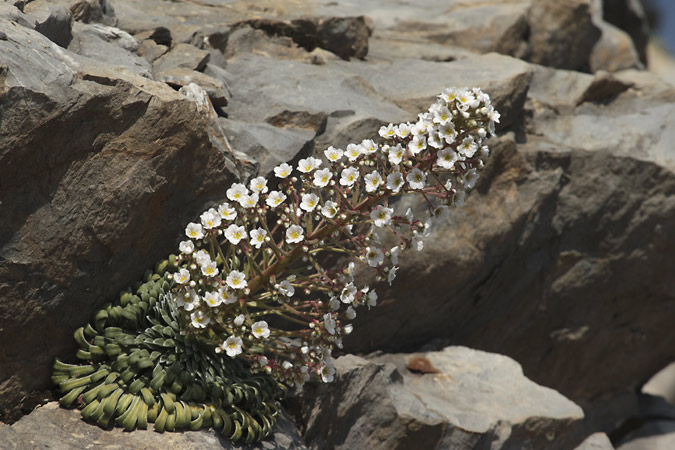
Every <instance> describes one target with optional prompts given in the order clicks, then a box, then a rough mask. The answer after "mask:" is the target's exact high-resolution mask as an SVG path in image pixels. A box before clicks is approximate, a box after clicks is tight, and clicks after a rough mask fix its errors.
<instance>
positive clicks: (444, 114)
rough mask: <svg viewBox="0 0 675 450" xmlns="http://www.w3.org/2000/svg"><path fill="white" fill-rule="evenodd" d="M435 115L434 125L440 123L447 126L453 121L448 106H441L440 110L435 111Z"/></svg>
mask: <svg viewBox="0 0 675 450" xmlns="http://www.w3.org/2000/svg"><path fill="white" fill-rule="evenodd" d="M433 114H434V118H433V121H434V123H440V124H441V125H445V124H446V123H448V122H450V121H451V120H452V113H450V110H449V109H448V107H447V106H441V107H440V108H438V109H436V110H434V112H433Z"/></svg>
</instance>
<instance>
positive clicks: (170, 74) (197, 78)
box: [155, 67, 227, 107]
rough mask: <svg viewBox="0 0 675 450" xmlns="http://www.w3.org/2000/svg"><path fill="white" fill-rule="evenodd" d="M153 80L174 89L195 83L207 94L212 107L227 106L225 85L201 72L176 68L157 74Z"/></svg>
mask: <svg viewBox="0 0 675 450" xmlns="http://www.w3.org/2000/svg"><path fill="white" fill-rule="evenodd" d="M155 79H156V80H158V81H163V82H165V83H166V84H168V85H169V86H172V87H174V88H181V87H183V86H187V85H188V84H190V83H195V84H198V85H199V86H201V87H202V88H204V89H205V90H206V92H208V94H209V98H210V99H211V102H212V103H213V106H217V107H223V106H226V105H227V93H226V92H225V84H224V83H223V82H222V81H220V80H217V79H215V78H213V77H210V76H208V75H205V74H203V73H201V72H197V71H194V70H189V69H185V68H182V67H176V68H174V69H169V70H166V71H164V72H160V73H157V74H156V75H155Z"/></svg>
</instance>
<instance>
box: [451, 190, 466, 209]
mask: <svg viewBox="0 0 675 450" xmlns="http://www.w3.org/2000/svg"><path fill="white" fill-rule="evenodd" d="M465 196H466V193H465V192H464V191H463V190H461V189H458V190H457V191H456V192H455V194H454V195H453V196H452V204H453V205H455V206H462V205H463V204H464V197H465Z"/></svg>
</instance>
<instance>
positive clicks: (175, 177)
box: [0, 19, 233, 421]
mask: <svg viewBox="0 0 675 450" xmlns="http://www.w3.org/2000/svg"><path fill="white" fill-rule="evenodd" d="M0 28H1V29H3V30H6V33H7V35H8V37H9V39H8V40H6V41H0V53H2V54H3V55H10V56H9V59H5V60H3V64H6V66H7V69H6V76H5V77H4V78H2V79H0V83H2V85H1V86H0V136H1V137H2V138H0V217H2V220H0V248H1V250H0V298H2V301H1V302H0V329H2V335H3V339H2V343H1V344H0V419H2V420H5V421H11V420H14V419H16V418H17V417H18V416H19V414H20V412H21V411H30V410H31V409H32V407H33V406H34V405H35V403H36V402H38V401H42V400H44V398H45V397H44V395H45V394H44V392H45V390H46V389H49V387H50V381H49V375H50V371H51V363H52V361H53V358H54V357H55V356H59V357H61V358H68V356H69V354H70V353H71V352H72V350H73V340H72V332H73V330H74V329H75V328H77V327H78V326H80V325H82V324H83V323H85V322H86V321H88V320H89V318H90V315H91V314H92V312H94V311H95V310H96V309H97V308H98V307H100V306H101V305H102V304H103V303H105V302H107V301H110V300H112V299H113V298H114V296H115V295H116V294H117V292H119V290H121V289H123V288H124V287H126V286H127V285H129V284H130V283H131V282H133V281H135V280H136V279H138V277H139V274H142V273H143V271H144V270H145V269H147V268H149V267H153V266H154V264H155V262H156V261H157V260H158V259H160V258H162V257H165V256H166V255H167V254H169V253H170V252H172V251H174V249H175V245H176V242H177V238H178V237H179V236H180V235H181V233H182V230H183V227H184V226H185V223H187V222H189V221H190V220H193V219H194V216H195V215H196V214H198V213H199V212H201V211H202V210H203V209H204V206H205V205H206V204H207V203H208V202H210V201H216V200H219V199H220V198H222V196H223V188H224V186H226V185H227V184H228V183H230V182H232V180H233V176H232V173H231V172H229V171H228V170H227V169H226V167H228V165H229V163H228V162H227V160H226V159H225V158H224V156H223V155H222V154H221V153H220V152H218V151H216V150H214V149H213V147H212V145H211V144H210V142H209V138H208V135H207V133H206V132H205V130H204V126H203V122H202V119H201V118H200V116H199V114H198V112H197V111H196V109H195V107H194V104H193V103H192V102H191V101H189V100H188V99H186V98H185V97H184V96H182V95H180V94H179V93H177V92H175V91H174V90H173V89H171V88H170V87H168V86H166V85H165V84H164V83H157V82H153V81H150V80H147V79H145V78H142V77H138V76H135V75H132V74H129V73H126V72H122V71H116V70H114V69H107V68H106V67H105V66H102V65H99V66H95V65H93V64H92V63H91V62H90V61H87V60H85V59H82V58H79V57H78V56H77V55H75V54H71V53H67V52H66V51H64V50H62V49H61V50H60V51H57V50H54V49H55V48H58V47H57V46H56V45H55V44H53V43H51V42H50V41H49V40H48V39H47V38H45V37H44V36H42V35H41V34H39V33H37V32H35V31H33V30H29V29H26V28H22V27H19V26H16V25H11V24H10V23H9V22H8V21H5V20H4V19H0Z"/></svg>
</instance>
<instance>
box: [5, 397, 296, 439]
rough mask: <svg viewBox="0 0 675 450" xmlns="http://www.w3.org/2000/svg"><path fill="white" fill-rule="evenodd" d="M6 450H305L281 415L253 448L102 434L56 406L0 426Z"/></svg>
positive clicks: (204, 434)
mask: <svg viewBox="0 0 675 450" xmlns="http://www.w3.org/2000/svg"><path fill="white" fill-rule="evenodd" d="M0 442H2V448H3V450H25V449H29V448H30V449H34V448H35V449H37V448H40V449H42V448H51V449H64V450H65V449H72V450H80V449H90V448H99V449H119V448H133V449H137V450H152V449H160V448H161V449H172V450H180V449H195V450H206V449H214V448H222V449H227V450H244V449H247V450H302V449H306V448H307V447H306V446H305V444H304V442H303V440H302V437H301V436H300V434H299V432H298V430H297V428H296V426H295V424H294V423H293V421H292V420H291V419H290V417H289V416H288V415H287V414H286V413H285V412H284V411H282V412H281V414H280V418H279V422H278V423H277V426H276V428H275V429H274V431H273V432H272V434H271V437H270V439H269V440H266V441H264V442H261V443H260V444H258V445H254V446H250V447H249V446H241V445H235V444H232V442H230V441H228V440H227V439H226V438H225V437H224V436H221V435H219V434H218V433H216V432H215V431H213V430H209V431H205V430H202V431H189V432H181V433H171V432H166V433H162V434H159V433H155V432H154V431H151V430H137V431H134V432H133V433H125V432H124V431H122V430H121V429H119V428H113V429H111V430H103V429H101V428H100V427H98V426H97V425H91V424H88V423H86V422H84V421H83V420H82V419H81V418H80V414H79V412H78V411H73V410H67V409H63V408H60V407H59V404H58V403H56V402H52V403H47V404H46V405H44V406H41V407H39V408H37V409H36V410H35V411H33V413H32V414H30V415H28V416H25V417H24V418H23V419H21V420H19V421H18V422H16V423H14V424H13V425H12V426H11V427H9V426H5V427H2V426H0Z"/></svg>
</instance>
